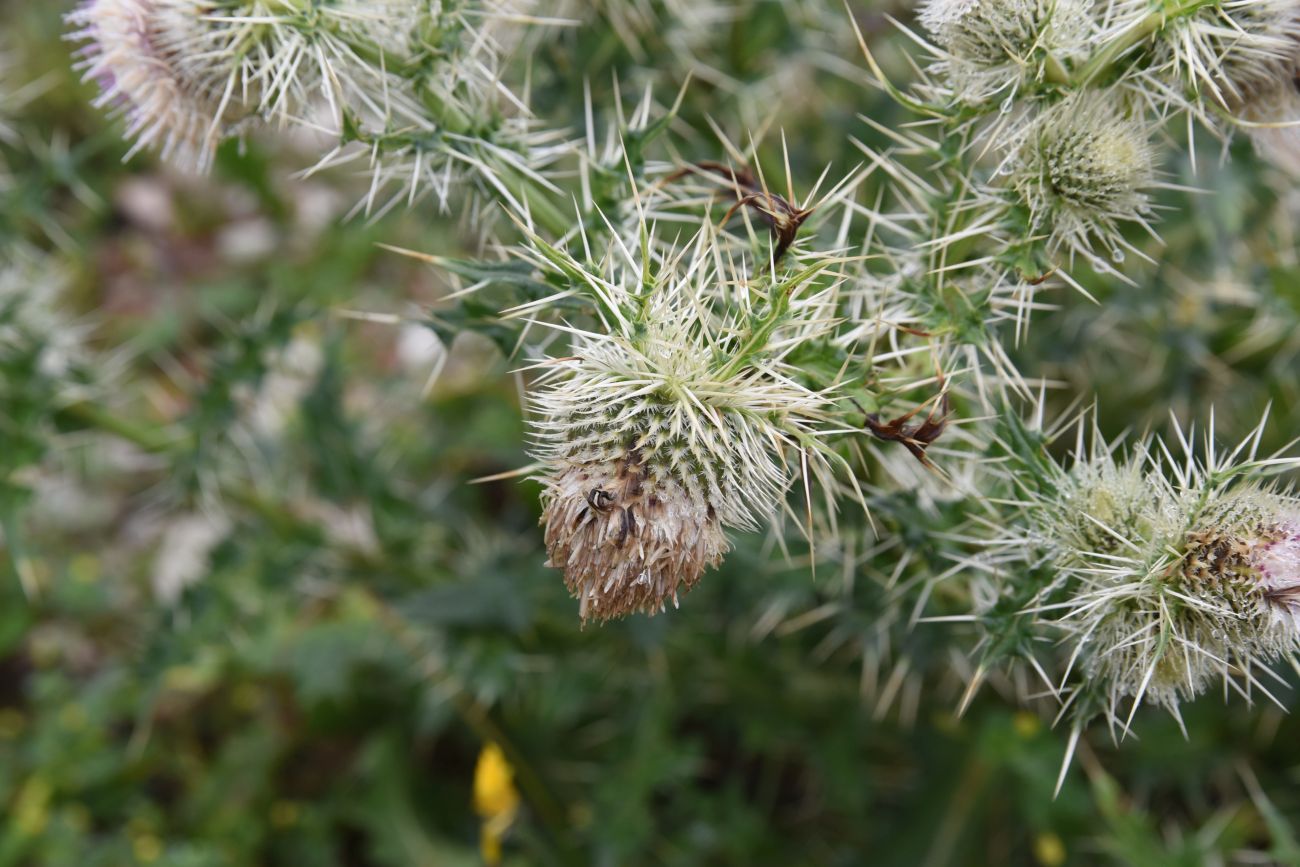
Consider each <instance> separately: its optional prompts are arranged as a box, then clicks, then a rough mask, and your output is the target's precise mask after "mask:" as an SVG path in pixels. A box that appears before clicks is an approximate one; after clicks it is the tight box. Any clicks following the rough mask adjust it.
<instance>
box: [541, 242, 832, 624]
mask: <svg viewBox="0 0 1300 867" xmlns="http://www.w3.org/2000/svg"><path fill="white" fill-rule="evenodd" d="M702 234H703V233H702ZM646 249H647V250H651V249H653V247H647V248H646ZM556 256H563V257H564V258H563V260H562V261H563V262H564V264H563V266H561V267H559V268H558V269H557V270H559V271H560V272H561V273H564V274H565V275H566V276H567V277H568V278H569V279H570V280H573V281H575V282H576V283H578V284H586V285H587V286H589V287H596V288H597V291H599V292H600V293H601V295H602V297H603V298H604V299H606V301H607V302H608V304H609V310H611V311H614V312H613V313H612V316H611V317H610V319H611V320H612V321H611V325H612V326H613V327H612V329H611V330H612V332H613V333H611V334H603V333H601V334H597V333H582V334H581V335H579V337H578V338H577V341H576V345H575V346H573V347H572V349H571V357H567V358H563V359H558V360H556V361H554V362H551V363H550V365H549V366H548V370H547V373H546V374H545V375H544V377H543V380H542V383H541V386H540V388H539V389H538V391H537V392H536V393H535V394H534V396H533V398H532V404H533V406H534V408H535V410H536V412H537V418H536V420H535V421H534V423H533V427H534V431H535V435H536V439H537V441H538V444H537V447H536V449H535V454H536V456H537V457H538V458H539V459H540V460H541V461H543V462H544V464H545V467H546V469H545V471H544V473H543V474H542V477H541V478H542V481H543V483H544V484H545V486H546V490H545V493H544V495H543V496H544V514H543V519H542V520H543V522H544V523H545V524H546V545H547V550H548V552H549V555H550V559H549V564H550V565H551V566H553V567H555V568H557V569H563V570H564V575H565V581H566V583H567V585H568V587H569V589H570V591H571V592H573V593H574V594H575V595H576V596H577V597H578V598H579V600H580V603H581V614H582V617H583V619H584V620H587V619H593V618H594V619H598V620H607V619H610V618H616V617H621V616H623V615H626V614H629V613H632V612H645V613H648V614H654V613H657V612H659V611H661V610H663V609H664V608H665V607H666V605H667V604H668V603H669V602H672V603H673V604H674V605H675V604H676V603H677V599H678V595H679V594H680V593H683V592H685V591H687V590H689V589H690V588H691V587H693V586H694V585H695V584H696V583H697V582H698V581H699V579H700V576H701V575H702V574H703V573H704V571H705V570H706V569H708V568H710V567H713V566H717V565H718V563H719V562H721V560H722V557H723V555H724V554H725V553H726V552H727V550H728V548H729V545H728V542H727V538H726V533H725V530H726V529H728V528H736V529H742V530H754V529H757V528H758V527H759V526H760V524H761V523H762V522H764V521H766V520H769V519H770V518H771V517H772V516H773V515H774V514H775V513H776V511H777V510H778V509H779V508H780V507H781V505H782V503H783V502H784V494H785V491H786V489H787V487H788V486H789V484H790V482H791V473H790V472H789V471H788V469H787V460H788V459H789V457H790V456H801V457H800V463H801V464H803V465H805V472H808V471H811V472H814V473H820V472H821V469H822V464H823V463H824V459H823V458H822V457H821V455H820V452H819V450H818V448H817V446H816V444H815V439H816V430H815V426H816V425H817V424H818V422H819V421H821V420H822V419H823V417H824V410H825V409H826V408H827V406H828V404H829V397H828V396H827V395H826V393H825V392H824V391H814V390H810V389H809V388H806V387H804V386H802V385H800V384H799V383H798V381H797V380H798V372H797V371H795V370H793V369H789V368H787V367H786V365H785V364H784V363H783V362H782V360H781V356H782V354H783V353H784V351H787V348H788V347H791V346H794V345H796V343H797V342H799V341H800V340H804V339H813V338H815V337H816V336H817V334H819V333H820V332H821V330H822V329H824V328H825V327H826V325H827V324H829V323H830V322H831V321H832V320H830V319H828V318H826V312H827V309H828V308H827V307H826V304H827V303H829V302H828V300H827V297H826V296H827V294H828V293H829V292H831V291H833V289H824V290H823V291H822V292H817V293H812V294H811V297H801V295H800V290H801V288H802V287H801V286H799V285H792V284H782V283H779V282H776V281H773V280H771V278H764V279H765V281H766V282H767V283H768V286H767V287H766V288H767V289H768V290H770V292H771V293H772V296H771V297H772V300H773V302H774V303H773V306H772V307H770V308H766V309H757V308H756V307H751V306H750V305H751V304H753V303H754V302H751V301H748V300H746V299H750V298H752V297H753V296H754V295H757V294H761V293H760V291H759V289H758V287H757V286H752V287H747V286H744V285H742V287H741V288H740V289H739V290H737V291H736V292H735V294H734V296H733V300H732V303H731V304H730V305H723V304H720V303H719V302H720V301H722V299H723V297H725V296H724V292H725V289H724V287H725V286H726V284H727V281H728V280H730V281H735V280H736V279H737V278H736V277H735V274H734V273H733V272H731V271H730V270H729V266H724V265H723V264H722V261H721V260H722V258H723V256H722V254H721V253H720V252H719V250H718V248H717V247H714V246H713V245H711V244H708V243H704V242H702V241H701V242H700V243H699V244H698V245H697V247H696V248H695V250H694V251H693V252H692V253H691V255H689V256H685V257H682V255H681V254H678V255H677V256H675V257H670V258H669V259H668V260H666V261H663V262H656V263H655V266H654V267H655V268H656V269H659V272H658V274H657V275H656V277H655V278H654V280H653V284H652V285H643V283H642V278H643V275H644V274H645V273H646V271H644V270H643V269H642V266H641V264H640V263H635V262H628V263H624V264H623V265H616V266H614V267H612V269H610V270H606V271H605V272H604V273H603V274H602V273H600V272H596V271H592V270H588V268H589V266H584V265H582V264H580V263H578V262H577V261H576V260H573V259H571V258H569V257H567V256H566V255H565V254H560V253H559V252H558V251H554V250H550V251H549V253H548V254H547V257H549V259H548V260H549V261H551V262H552V263H554V262H557V261H561V260H560V259H557V258H555V257H556ZM715 257H716V258H715ZM683 258H684V261H683ZM736 267H737V268H739V267H740V266H739V264H737V265H736ZM742 283H743V281H742ZM732 288H734V283H733V287H732ZM751 290H752V291H751ZM756 323H761V324H756ZM756 328H757V329H758V330H757V331H756V330H755V329H756Z"/></svg>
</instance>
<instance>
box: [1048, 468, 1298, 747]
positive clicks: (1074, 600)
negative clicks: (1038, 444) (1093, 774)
mask: <svg viewBox="0 0 1300 867" xmlns="http://www.w3.org/2000/svg"><path fill="white" fill-rule="evenodd" d="M1269 463H1270V462H1259V463H1255V462H1253V461H1252V465H1254V466H1255V467H1262V466H1264V465H1267V464H1269ZM1246 466H1247V467H1249V466H1251V465H1246ZM1244 471H1245V468H1231V467H1225V466H1224V465H1223V464H1222V463H1221V462H1218V463H1216V461H1215V460H1214V459H1211V460H1210V461H1209V462H1208V463H1207V464H1205V465H1200V464H1196V463H1195V462H1194V461H1192V460H1191V459H1189V460H1188V463H1187V464H1186V465H1185V466H1184V465H1177V466H1166V465H1163V464H1161V463H1159V462H1157V461H1155V460H1152V459H1150V458H1148V457H1147V455H1146V454H1145V453H1141V454H1138V455H1136V456H1134V457H1133V458H1131V459H1130V460H1128V461H1126V462H1123V463H1116V462H1115V460H1114V458H1112V457H1111V456H1110V455H1109V454H1107V453H1104V452H1103V453H1102V454H1100V455H1097V456H1094V457H1093V458H1092V459H1091V460H1086V461H1083V462H1081V463H1080V464H1079V465H1077V466H1076V467H1075V468H1074V469H1073V470H1071V471H1070V472H1069V473H1068V474H1065V475H1064V476H1063V477H1062V478H1061V480H1060V483H1059V484H1058V485H1056V486H1055V488H1054V490H1053V493H1052V494H1051V495H1049V496H1047V497H1046V498H1045V499H1044V500H1043V502H1042V503H1041V508H1038V509H1036V510H1034V515H1035V520H1036V522H1037V527H1038V533H1039V537H1040V539H1041V540H1042V542H1043V543H1044V544H1045V545H1046V548H1047V550H1048V552H1049V553H1048V562H1049V564H1050V568H1051V569H1052V570H1054V572H1055V574H1056V577H1055V579H1054V581H1053V583H1052V584H1051V586H1050V587H1048V588H1047V589H1046V590H1044V592H1043V594H1042V596H1041V597H1040V600H1039V604H1038V605H1037V606H1036V607H1035V608H1034V609H1033V610H1034V611H1036V612H1038V614H1039V615H1040V616H1043V617H1048V616H1050V619H1048V620H1046V621H1045V622H1046V623H1047V624H1050V626H1051V627H1052V628H1053V629H1055V630H1059V631H1061V632H1063V633H1064V635H1065V642H1066V644H1067V645H1068V646H1069V647H1070V661H1069V663H1068V666H1067V674H1066V676H1067V678H1068V677H1069V673H1070V671H1072V670H1075V669H1076V668H1077V670H1078V671H1079V672H1080V674H1081V681H1080V682H1079V683H1077V684H1075V685H1073V686H1071V685H1069V684H1066V683H1063V684H1062V694H1063V696H1066V697H1067V701H1068V702H1075V703H1076V705H1075V707H1076V711H1078V712H1079V713H1080V714H1081V715H1082V716H1084V717H1089V716H1091V715H1093V714H1095V713H1102V714H1104V715H1105V716H1107V717H1108V718H1109V720H1110V721H1111V723H1112V724H1116V723H1119V724H1120V725H1121V726H1122V727H1124V728H1127V726H1128V723H1127V722H1126V721H1122V720H1121V718H1120V705H1121V703H1122V702H1124V700H1126V699H1128V700H1131V708H1132V709H1131V710H1130V714H1129V716H1130V718H1131V715H1132V711H1133V710H1136V708H1137V706H1138V705H1139V704H1140V703H1141V702H1142V701H1144V700H1150V701H1152V702H1154V703H1156V704H1159V705H1162V706H1163V707H1165V708H1166V709H1168V710H1169V711H1171V712H1172V713H1174V714H1175V715H1177V713H1178V706H1179V704H1180V702H1182V701H1186V700H1190V699H1193V698H1195V697H1196V696H1198V695H1200V694H1201V693H1203V692H1204V691H1205V690H1206V689H1207V687H1208V686H1209V685H1210V683H1211V681H1213V680H1215V679H1216V678H1217V679H1222V680H1223V682H1224V683H1225V688H1226V686H1228V685H1230V686H1232V687H1233V688H1235V689H1237V690H1238V691H1240V692H1242V693H1243V694H1244V695H1247V696H1249V693H1250V689H1251V688H1252V687H1253V688H1254V689H1258V690H1260V691H1262V692H1264V693H1265V694H1268V691H1267V689H1265V688H1264V687H1263V686H1262V685H1261V684H1260V683H1259V682H1258V681H1257V680H1256V679H1255V676H1254V673H1253V672H1254V671H1256V670H1258V668H1259V667H1261V666H1266V665H1268V664H1271V663H1273V662H1275V661H1277V660H1278V659H1279V658H1282V657H1286V656H1289V655H1290V654H1292V653H1293V652H1294V651H1295V650H1296V649H1297V648H1300V644H1298V642H1300V503H1298V502H1297V501H1296V500H1294V499H1293V498H1290V497H1284V496H1281V495H1279V494H1277V493H1274V492H1271V491H1269V490H1265V489H1262V488H1260V487H1258V486H1255V485H1251V484H1248V483H1247V484H1240V485H1237V486H1231V485H1230V483H1229V482H1226V481H1224V479H1230V478H1232V477H1233V476H1234V475H1238V474H1240V473H1241V472H1244ZM1234 678H1242V679H1244V680H1245V682H1246V684H1247V686H1246V687H1245V688H1243V687H1241V686H1240V685H1238V684H1237V683H1236V681H1235V679H1234Z"/></svg>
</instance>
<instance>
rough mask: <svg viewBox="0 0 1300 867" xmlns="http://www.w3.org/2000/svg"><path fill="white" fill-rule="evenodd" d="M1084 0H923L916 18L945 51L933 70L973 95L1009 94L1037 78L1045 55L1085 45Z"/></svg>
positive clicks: (1088, 27) (1087, 16)
mask: <svg viewBox="0 0 1300 867" xmlns="http://www.w3.org/2000/svg"><path fill="white" fill-rule="evenodd" d="M1091 7H1092V4H1091V3H1090V2H1088V0H926V2H925V3H924V4H923V5H922V6H921V12H920V20H921V24H922V26H924V27H925V29H926V30H927V31H929V33H930V35H931V36H932V37H933V39H934V41H935V42H936V43H937V44H938V47H939V48H941V49H942V50H943V52H944V55H945V56H944V57H943V58H941V59H940V61H939V64H938V68H937V69H936V71H937V72H939V73H941V74H942V76H943V77H944V78H946V79H947V81H948V83H949V86H950V87H951V89H952V90H953V92H955V93H956V94H957V95H958V96H960V97H962V98H966V99H970V100H972V101H978V100H981V99H986V98H989V97H991V96H993V95H995V94H999V93H1000V94H1002V95H1011V93H1014V91H1015V90H1016V89H1017V88H1018V87H1019V86H1020V84H1022V83H1023V82H1025V81H1027V80H1032V79H1037V78H1041V77H1042V75H1043V74H1044V70H1045V66H1044V64H1045V63H1046V62H1047V61H1048V58H1052V59H1053V60H1054V61H1059V60H1061V59H1064V58H1068V57H1072V56H1075V55H1077V54H1079V53H1081V52H1082V51H1084V50H1085V49H1086V46H1087V44H1088V37H1089V35H1090V33H1091V32H1092V28H1093V25H1092V21H1093V16H1092V13H1091Z"/></svg>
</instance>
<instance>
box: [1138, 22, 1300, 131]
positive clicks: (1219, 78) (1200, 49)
mask: <svg viewBox="0 0 1300 867" xmlns="http://www.w3.org/2000/svg"><path fill="white" fill-rule="evenodd" d="M1188 6H1189V4H1186V3H1175V2H1172V0H1166V2H1161V3H1156V4H1154V6H1153V4H1152V3H1150V2H1148V0H1128V2H1125V3H1121V4H1120V5H1119V6H1118V9H1117V13H1116V14H1115V15H1114V17H1113V26H1114V27H1115V28H1116V29H1117V30H1123V29H1128V28H1138V29H1141V28H1145V27H1149V26H1150V22H1151V20H1152V16H1159V15H1162V14H1164V13H1169V12H1177V13H1178V14H1168V16H1167V18H1164V19H1162V21H1161V22H1160V26H1159V27H1158V28H1157V29H1156V31H1155V38H1156V41H1155V46H1154V50H1155V54H1154V56H1153V58H1152V61H1151V67H1150V68H1151V70H1152V72H1153V73H1154V75H1155V77H1156V78H1157V79H1158V80H1160V81H1162V82H1164V85H1163V89H1165V90H1166V92H1165V94H1164V101H1166V102H1169V103H1171V104H1173V105H1178V104H1179V103H1181V102H1184V101H1186V100H1187V99H1189V96H1188V93H1187V92H1188V91H1190V100H1191V104H1192V105H1193V110H1194V111H1197V113H1202V112H1201V109H1199V108H1198V107H1196V102H1197V101H1198V100H1203V99H1204V100H1210V101H1211V102H1212V103H1213V104H1215V105H1217V106H1220V107H1223V108H1228V109H1233V108H1235V107H1237V106H1239V105H1240V104H1241V103H1242V102H1243V101H1245V100H1247V99H1249V98H1250V96H1251V95H1252V94H1253V93H1255V92H1256V91H1257V90H1259V89H1261V88H1264V89H1267V88H1269V87H1270V86H1271V85H1272V84H1273V83H1274V82H1275V81H1276V80H1277V79H1278V78H1280V77H1281V76H1283V75H1285V74H1287V72H1288V71H1289V70H1290V69H1291V67H1292V64H1293V58H1294V57H1295V56H1296V51H1297V45H1298V41H1300V5H1297V4H1296V3H1295V2H1294V0H1226V2H1221V3H1199V4H1194V6H1195V8H1194V9H1193V10H1192V11H1190V12H1188V11H1186V9H1185V8H1179V9H1174V8H1173V7H1188ZM1166 7H1168V8H1166Z"/></svg>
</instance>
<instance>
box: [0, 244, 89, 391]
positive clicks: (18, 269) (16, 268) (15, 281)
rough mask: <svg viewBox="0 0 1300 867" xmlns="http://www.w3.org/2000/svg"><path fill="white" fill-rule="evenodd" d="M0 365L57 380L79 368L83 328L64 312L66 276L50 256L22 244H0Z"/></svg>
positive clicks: (84, 359)
mask: <svg viewBox="0 0 1300 867" xmlns="http://www.w3.org/2000/svg"><path fill="white" fill-rule="evenodd" d="M0 263H3V264H0V365H2V364H3V363H6V362H14V363H19V362H18V360H19V359H21V363H22V365H23V366H24V367H25V368H26V369H28V370H29V371H30V372H31V373H34V374H39V375H40V376H43V377H46V378H47V381H48V382H60V385H61V386H62V384H63V383H62V380H65V379H66V378H68V377H69V376H70V374H71V373H72V372H73V371H74V369H78V368H81V367H84V366H85V365H86V363H87V362H88V360H89V357H90V351H89V350H88V349H87V347H86V336H87V334H88V331H89V329H88V328H87V326H86V325H85V324H84V323H78V322H75V321H73V320H72V319H71V318H70V317H69V316H68V315H67V314H66V312H65V307H64V304H63V300H64V299H63V294H64V291H65V290H66V288H67V285H68V275H67V273H66V272H65V271H64V269H63V268H61V267H60V266H59V265H58V264H57V263H56V262H55V261H54V260H53V259H52V258H51V257H49V256H47V255H45V254H43V253H40V252H38V251H37V250H35V249H33V248H31V247H28V246H26V245H12V244H11V245H7V246H5V247H2V248H0Z"/></svg>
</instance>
